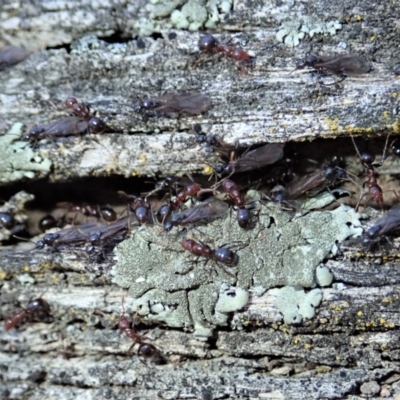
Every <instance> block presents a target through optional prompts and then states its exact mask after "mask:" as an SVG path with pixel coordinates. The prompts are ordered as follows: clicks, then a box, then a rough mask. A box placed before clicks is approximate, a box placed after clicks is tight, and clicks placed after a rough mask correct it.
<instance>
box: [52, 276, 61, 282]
mask: <svg viewBox="0 0 400 400" xmlns="http://www.w3.org/2000/svg"><path fill="white" fill-rule="evenodd" d="M51 279H52V280H53V282H54V283H57V282H60V276H59V275H52V276H51Z"/></svg>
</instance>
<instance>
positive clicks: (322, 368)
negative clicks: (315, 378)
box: [315, 365, 332, 374]
mask: <svg viewBox="0 0 400 400" xmlns="http://www.w3.org/2000/svg"><path fill="white" fill-rule="evenodd" d="M330 371H332V368H331V367H328V366H327V365H318V366H317V367H315V372H316V373H317V374H326V373H327V372H330Z"/></svg>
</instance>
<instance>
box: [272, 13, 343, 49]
mask: <svg viewBox="0 0 400 400" xmlns="http://www.w3.org/2000/svg"><path fill="white" fill-rule="evenodd" d="M339 29H342V24H341V23H340V22H339V21H337V20H332V21H328V22H324V21H319V20H316V19H314V18H310V19H307V20H306V21H304V22H302V21H296V20H294V21H285V22H283V23H282V25H281V26H280V27H279V30H278V32H277V34H276V39H277V40H278V41H279V42H284V43H285V44H286V45H288V46H290V47H296V46H298V45H299V43H300V40H301V39H304V37H305V35H306V34H307V35H309V36H310V37H313V36H314V35H316V34H320V33H323V34H324V35H328V34H329V35H331V36H333V35H336V31H337V30H339Z"/></svg>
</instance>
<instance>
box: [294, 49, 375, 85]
mask: <svg viewBox="0 0 400 400" xmlns="http://www.w3.org/2000/svg"><path fill="white" fill-rule="evenodd" d="M305 67H308V68H313V69H314V70H315V71H318V72H320V73H322V74H324V75H328V73H330V74H336V75H338V76H339V77H341V78H342V80H344V79H345V78H346V77H347V76H351V75H360V74H365V73H368V72H370V71H371V66H370V65H369V63H368V62H367V61H366V60H364V59H363V58H362V57H360V56H358V55H355V54H343V55H339V56H333V57H320V56H317V55H315V54H309V55H308V56H307V57H306V58H305V59H304V60H301V61H299V62H298V63H297V64H296V68H295V69H294V70H293V71H295V70H298V69H303V68H305ZM293 71H292V72H293Z"/></svg>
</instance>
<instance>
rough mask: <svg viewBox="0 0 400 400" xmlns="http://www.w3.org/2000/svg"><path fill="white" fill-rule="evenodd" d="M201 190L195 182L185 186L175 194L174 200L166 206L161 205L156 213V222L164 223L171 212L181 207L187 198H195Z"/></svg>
mask: <svg viewBox="0 0 400 400" xmlns="http://www.w3.org/2000/svg"><path fill="white" fill-rule="evenodd" d="M201 190H202V189H201V186H200V185H199V184H198V183H196V182H193V183H190V184H189V185H186V186H185V187H184V188H183V189H181V190H179V191H178V192H177V193H176V196H175V198H173V199H171V200H169V201H168V202H167V203H166V204H163V205H162V206H161V207H160V208H159V210H158V211H157V220H158V221H159V222H160V223H164V221H165V220H166V219H168V217H169V215H170V214H171V212H172V211H173V210H176V209H177V208H179V207H181V206H182V204H183V203H184V202H185V201H186V200H187V199H188V197H194V196H197V195H198V194H199V193H200V191H201Z"/></svg>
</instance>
